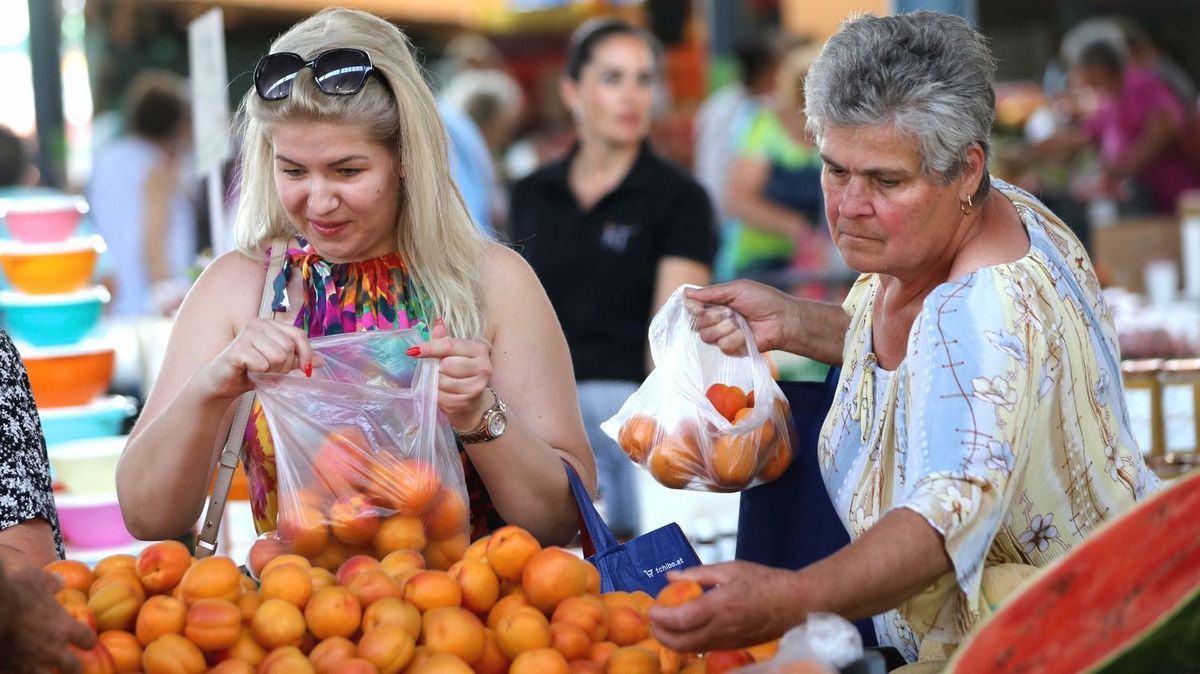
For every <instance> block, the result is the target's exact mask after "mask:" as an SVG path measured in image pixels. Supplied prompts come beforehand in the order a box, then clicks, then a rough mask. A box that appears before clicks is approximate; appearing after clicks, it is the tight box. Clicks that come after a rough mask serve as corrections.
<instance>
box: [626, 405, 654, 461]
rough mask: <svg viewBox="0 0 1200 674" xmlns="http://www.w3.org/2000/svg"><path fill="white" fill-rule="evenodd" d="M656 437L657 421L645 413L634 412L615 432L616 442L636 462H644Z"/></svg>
mask: <svg viewBox="0 0 1200 674" xmlns="http://www.w3.org/2000/svg"><path fill="white" fill-rule="evenodd" d="M657 439H658V422H656V421H655V420H654V419H653V418H652V417H649V416H647V415H645V414H634V415H633V416H631V417H629V418H628V419H626V420H625V423H624V424H622V425H621V430H620V431H619V432H618V433H617V444H618V445H620V446H621V449H623V450H625V453H626V454H628V455H629V458H630V459H632V460H633V461H634V462H636V463H645V462H646V455H647V454H649V453H650V449H651V448H653V447H654V442H655V440H657Z"/></svg>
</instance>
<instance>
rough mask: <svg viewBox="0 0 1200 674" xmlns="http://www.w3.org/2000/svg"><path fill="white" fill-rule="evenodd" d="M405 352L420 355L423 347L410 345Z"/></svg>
mask: <svg viewBox="0 0 1200 674" xmlns="http://www.w3.org/2000/svg"><path fill="white" fill-rule="evenodd" d="M404 353H406V354H408V355H410V356H419V355H421V347H419V346H410V347H408V351H405V352H404Z"/></svg>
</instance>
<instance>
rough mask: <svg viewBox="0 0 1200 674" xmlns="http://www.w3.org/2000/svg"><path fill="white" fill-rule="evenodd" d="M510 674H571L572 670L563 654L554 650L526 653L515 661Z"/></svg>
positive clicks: (544, 649) (537, 650)
mask: <svg viewBox="0 0 1200 674" xmlns="http://www.w3.org/2000/svg"><path fill="white" fill-rule="evenodd" d="M508 671H509V674H570V672H571V668H570V667H569V666H568V665H567V659H566V658H564V657H563V656H562V653H559V652H558V651H556V650H554V649H553V648H538V649H535V650H532V651H525V652H523V653H521V654H520V655H518V656H517V657H516V658H515V659H513V662H512V665H511V666H510V667H509V668H508Z"/></svg>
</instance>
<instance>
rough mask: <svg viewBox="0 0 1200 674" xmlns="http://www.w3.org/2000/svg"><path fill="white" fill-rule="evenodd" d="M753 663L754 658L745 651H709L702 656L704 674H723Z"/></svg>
mask: <svg viewBox="0 0 1200 674" xmlns="http://www.w3.org/2000/svg"><path fill="white" fill-rule="evenodd" d="M753 662H754V656H753V655H751V654H750V651H747V650H744V649H742V650H733V651H709V652H707V653H705V654H704V671H705V674H725V672H732V671H733V670H735V669H737V668H739V667H745V666H746V665H749V664H752V663H753Z"/></svg>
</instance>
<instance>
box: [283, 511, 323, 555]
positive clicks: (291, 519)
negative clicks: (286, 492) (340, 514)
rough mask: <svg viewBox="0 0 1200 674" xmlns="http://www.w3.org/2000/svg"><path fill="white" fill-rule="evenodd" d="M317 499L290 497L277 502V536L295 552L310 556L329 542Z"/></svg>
mask: <svg viewBox="0 0 1200 674" xmlns="http://www.w3.org/2000/svg"><path fill="white" fill-rule="evenodd" d="M318 500H319V499H318V498H316V497H314V498H311V499H309V498H291V499H282V500H281V501H280V503H279V519H278V522H277V525H278V529H277V531H278V533H279V538H280V540H282V541H283V542H284V543H286V544H287V546H288V549H289V550H291V551H292V552H293V553H295V554H298V555H303V556H305V557H312V556H314V555H316V554H318V553H319V552H321V551H322V550H324V549H325V546H326V545H327V544H328V543H329V538H330V533H329V526H328V525H327V524H326V521H325V514H324V513H323V512H322V510H321V506H320V505H319V503H317V501H318Z"/></svg>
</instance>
